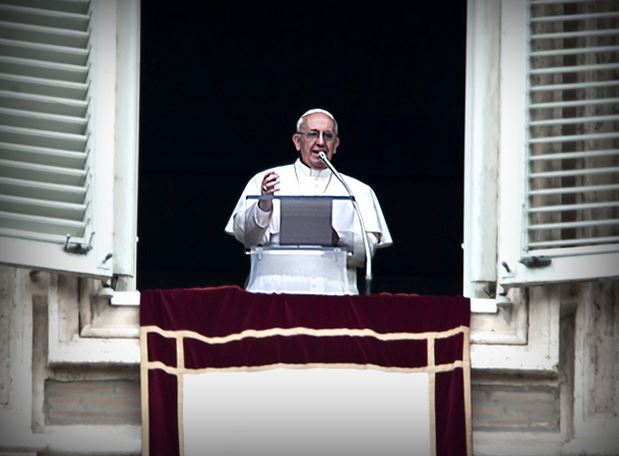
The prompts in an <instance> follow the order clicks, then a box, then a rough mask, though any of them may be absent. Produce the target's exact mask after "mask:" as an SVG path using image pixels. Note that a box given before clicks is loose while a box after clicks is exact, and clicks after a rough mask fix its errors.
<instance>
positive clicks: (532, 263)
mask: <svg viewBox="0 0 619 456" xmlns="http://www.w3.org/2000/svg"><path fill="white" fill-rule="evenodd" d="M551 262H552V260H551V259H550V258H548V257H545V256H543V255H540V256H530V257H524V258H521V259H520V263H522V264H524V265H525V266H526V267H527V268H530V269H533V268H545V267H547V266H550V263H551Z"/></svg>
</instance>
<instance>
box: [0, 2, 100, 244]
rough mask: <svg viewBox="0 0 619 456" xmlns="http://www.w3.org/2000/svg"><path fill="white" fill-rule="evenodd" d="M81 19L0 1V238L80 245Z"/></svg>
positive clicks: (85, 219)
mask: <svg viewBox="0 0 619 456" xmlns="http://www.w3.org/2000/svg"><path fill="white" fill-rule="evenodd" d="M89 16H90V13H89V2H88V1H79V0H72V1H68V0H45V1H43V0H38V1H37V0H14V1H10V0H0V234H3V235H6V236H13V237H17V238H22V239H37V240H44V241H51V242H56V243H60V244H62V243H64V242H65V239H66V236H67V235H70V236H71V238H72V239H73V240H77V241H78V242H86V243H87V242H88V238H89V237H90V234H91V233H90V231H91V227H90V226H89V223H90V216H89V204H88V201H89V200H90V190H89V184H90V182H89V139H88V138H89V133H88V132H89V127H88V119H89V107H88V82H89V77H88V72H89V20H90V19H89Z"/></svg>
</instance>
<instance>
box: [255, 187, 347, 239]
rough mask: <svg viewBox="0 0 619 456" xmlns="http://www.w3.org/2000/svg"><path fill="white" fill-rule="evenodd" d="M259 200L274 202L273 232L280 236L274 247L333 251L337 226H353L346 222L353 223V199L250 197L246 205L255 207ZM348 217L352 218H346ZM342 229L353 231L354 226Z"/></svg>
mask: <svg viewBox="0 0 619 456" xmlns="http://www.w3.org/2000/svg"><path fill="white" fill-rule="evenodd" d="M260 199H272V200H273V216H272V217H273V218H274V219H275V220H274V221H273V222H272V226H271V227H270V228H272V229H273V230H274V231H276V232H277V233H276V234H277V235H276V236H274V239H273V243H272V244H271V245H276V246H281V247H294V246H320V247H330V246H333V245H334V243H333V241H334V236H333V230H334V229H336V231H337V225H338V224H339V225H351V223H350V222H348V221H345V220H346V219H350V221H352V218H353V206H352V198H351V197H350V196H326V195H317V196H309V195H274V196H270V195H265V196H248V197H247V204H256V203H257V202H258V201H259V200H260ZM343 214H344V215H343ZM345 214H350V216H349V217H346V215H345ZM342 228H343V229H345V230H346V231H348V230H350V231H352V226H349V227H346V226H342ZM247 247H252V246H247Z"/></svg>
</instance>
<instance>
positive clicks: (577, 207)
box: [510, 0, 619, 283]
mask: <svg viewBox="0 0 619 456" xmlns="http://www.w3.org/2000/svg"><path fill="white" fill-rule="evenodd" d="M529 13H530V14H529V31H530V40H529V51H528V52H529V62H528V64H529V68H528V81H527V82H528V106H527V108H528V109H527V123H528V125H527V133H526V134H527V145H526V149H527V150H526V162H527V163H526V171H525V180H526V184H525V187H526V188H525V203H524V205H523V207H524V211H525V214H524V217H523V233H522V242H523V248H522V258H521V259H520V263H521V265H523V266H524V269H523V271H524V273H523V274H524V275H523V274H520V277H516V278H513V279H510V281H512V282H515V283H516V282H552V281H566V280H579V279H592V278H597V277H610V276H617V275H619V128H618V127H619V108H618V107H619V2H618V1H616V0H605V1H604V0H601V1H594V2H593V1H552V0H532V1H531V2H530V10H529Z"/></svg>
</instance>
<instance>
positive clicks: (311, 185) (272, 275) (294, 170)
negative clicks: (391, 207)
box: [225, 159, 393, 294]
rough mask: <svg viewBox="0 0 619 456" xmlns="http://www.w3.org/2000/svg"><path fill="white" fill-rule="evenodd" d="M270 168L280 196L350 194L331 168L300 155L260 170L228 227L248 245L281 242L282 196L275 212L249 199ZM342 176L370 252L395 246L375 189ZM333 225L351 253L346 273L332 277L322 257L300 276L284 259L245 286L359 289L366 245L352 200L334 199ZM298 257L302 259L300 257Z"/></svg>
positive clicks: (327, 290) (319, 291)
mask: <svg viewBox="0 0 619 456" xmlns="http://www.w3.org/2000/svg"><path fill="white" fill-rule="evenodd" d="M272 171H274V172H276V173H277V174H278V175H279V180H280V183H279V188H280V190H279V191H278V192H276V195H281V196H285V195H310V196H313V195H324V196H348V193H347V192H346V189H345V188H344V186H343V185H342V183H341V182H340V181H339V180H338V179H337V178H336V177H335V176H334V175H333V173H332V172H331V171H330V170H328V169H325V170H321V171H319V170H314V169H311V168H309V167H307V166H306V165H305V164H303V163H302V162H301V160H299V159H297V161H296V162H295V163H294V164H292V165H284V166H279V167H276V168H271V169H268V170H265V171H262V172H260V173H258V174H256V175H255V176H254V177H252V178H251V179H250V181H249V182H248V183H247V185H246V186H245V189H244V190H243V193H242V194H241V197H240V198H239V200H238V203H237V205H236V207H235V208H234V211H233V212H232V215H231V216H230V219H229V220H228V223H227V224H226V228H225V230H226V232H227V233H228V234H231V235H233V236H234V237H235V238H236V239H237V240H238V241H240V242H242V243H243V244H245V245H246V246H250V245H251V246H272V245H278V244H279V231H280V230H279V214H280V206H279V201H278V200H277V199H275V200H273V209H272V210H271V212H264V211H262V210H261V209H260V208H259V207H258V204H257V200H247V199H246V197H247V196H256V195H260V186H261V185H262V180H263V178H264V175H265V174H267V173H269V172H272ZM342 177H343V178H344V180H345V181H346V183H347V184H348V186H349V187H350V189H351V191H352V193H353V195H354V197H355V200H356V201H357V204H358V206H359V210H360V212H361V215H362V217H363V222H364V224H365V230H366V232H367V233H368V240H369V244H370V250H371V252H372V254H373V253H374V250H375V249H376V248H380V247H387V246H389V245H391V244H392V243H393V241H392V239H391V234H390V233H389V228H388V227H387V223H386V221H385V218H384V216H383V212H382V210H381V208H380V205H379V203H378V199H377V198H376V195H375V193H374V191H373V190H372V188H371V187H370V186H369V185H366V184H364V183H363V182H361V181H359V180H357V179H355V178H352V177H349V176H346V175H343V174H342ZM332 225H333V228H334V229H335V231H336V232H337V234H338V236H339V237H340V241H339V243H338V245H341V246H343V247H345V248H346V249H347V250H348V251H349V252H351V254H349V255H348V258H347V261H346V266H347V267H346V274H345V275H344V277H340V278H337V277H335V278H334V277H333V275H331V276H329V274H328V271H327V269H325V267H324V266H325V264H323V265H321V264H320V262H317V263H316V265H315V266H316V267H315V268H314V269H313V271H314V272H311V273H309V276H308V272H307V268H305V271H304V272H303V276H302V277H300V276H299V275H298V274H297V273H296V270H297V269H298V268H296V267H295V264H287V265H286V264H283V265H280V267H279V268H280V269H281V270H273V269H272V268H271V269H269V272H268V274H267V273H262V274H260V277H251V281H250V283H249V284H248V286H247V290H248V291H259V292H273V293H276V292H280V293H310V294H357V293H358V291H357V268H358V267H362V266H363V265H364V264H365V249H364V245H363V237H362V235H361V225H360V224H359V220H358V218H357V217H356V215H355V213H354V211H353V208H352V205H351V204H350V203H348V204H346V205H342V204H337V205H336V204H334V206H333V214H332ZM294 261H296V262H297V263H298V262H299V258H298V257H297V258H296V259H295V260H294ZM310 270H312V269H311V268H310Z"/></svg>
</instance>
